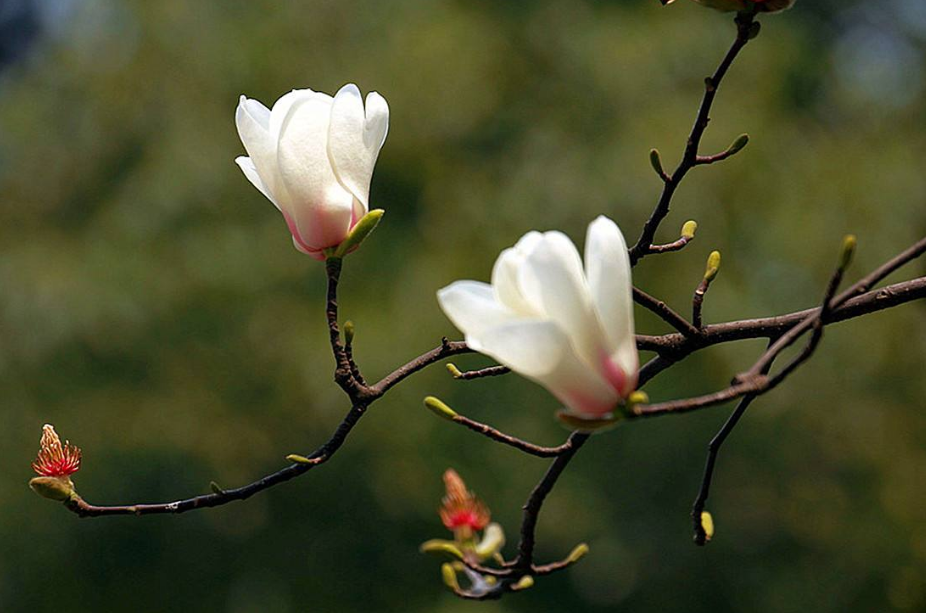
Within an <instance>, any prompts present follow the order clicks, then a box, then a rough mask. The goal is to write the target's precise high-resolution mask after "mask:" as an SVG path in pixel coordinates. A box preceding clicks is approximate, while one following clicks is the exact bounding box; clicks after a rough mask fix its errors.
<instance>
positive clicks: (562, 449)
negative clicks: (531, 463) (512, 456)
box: [450, 414, 575, 458]
mask: <svg viewBox="0 0 926 613" xmlns="http://www.w3.org/2000/svg"><path fill="white" fill-rule="evenodd" d="M450 421H452V422H454V423H457V424H460V425H461V426H465V427H467V428H469V429H470V430H472V431H473V432H477V433H479V434H481V435H483V436H485V437H486V438H489V439H492V440H493V441H495V442H497V443H502V444H503V445H508V446H509V447H514V448H515V449H518V450H519V451H523V452H524V453H527V454H529V455H533V456H537V457H538V458H555V457H557V456H561V455H563V454H564V453H566V452H567V451H569V450H571V449H572V448H573V447H574V446H575V444H574V442H573V440H572V438H570V439H568V440H567V441H566V442H565V443H563V444H562V445H559V446H557V447H541V446H540V445H535V444H533V443H529V442H527V441H525V440H522V439H519V438H517V437H515V436H511V435H510V434H505V433H504V432H502V431H500V430H497V429H495V428H493V427H492V426H489V425H487V424H484V423H481V422H478V421H475V420H473V419H470V418H468V417H464V416H463V415H459V414H457V415H455V416H454V417H452V418H450Z"/></svg>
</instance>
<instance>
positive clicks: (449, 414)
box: [424, 396, 457, 421]
mask: <svg viewBox="0 0 926 613" xmlns="http://www.w3.org/2000/svg"><path fill="white" fill-rule="evenodd" d="M424 406H426V407H428V410H430V411H431V412H432V413H434V414H435V415H437V416H438V417H443V418H444V419H449V420H450V421H453V418H454V417H456V416H457V412H456V411H454V410H453V409H451V408H450V407H448V406H447V405H446V404H444V402H443V401H442V400H441V399H440V398H436V397H434V396H428V397H427V398H425V399H424Z"/></svg>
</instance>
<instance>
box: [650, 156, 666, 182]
mask: <svg viewBox="0 0 926 613" xmlns="http://www.w3.org/2000/svg"><path fill="white" fill-rule="evenodd" d="M649 163H650V164H652V165H653V170H655V171H656V174H657V175H659V176H660V177H664V176H665V174H666V171H665V170H664V169H663V167H662V158H661V157H660V156H659V150H658V149H653V150H652V151H650V152H649Z"/></svg>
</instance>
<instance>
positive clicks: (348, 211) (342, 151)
mask: <svg viewBox="0 0 926 613" xmlns="http://www.w3.org/2000/svg"><path fill="white" fill-rule="evenodd" d="M235 123H236V124H237V126H238V135H239V136H240V137H241V142H242V143H244V148H245V149H247V152H248V157H245V156H241V157H239V158H237V159H236V160H235V161H236V162H237V163H238V166H240V167H241V170H242V171H244V175H245V176H246V177H247V178H248V179H249V180H250V181H251V183H253V184H254V186H255V187H256V188H257V189H259V190H260V191H261V193H262V194H264V195H265V196H266V197H267V198H269V199H270V201H271V202H273V204H274V205H275V206H276V207H277V208H278V209H279V210H280V212H281V213H282V214H283V218H284V219H285V220H286V225H287V226H288V227H289V231H290V233H292V235H293V243H294V244H295V245H296V249H298V250H299V251H302V252H303V253H307V254H309V255H311V256H312V257H314V258H316V259H319V260H320V259H324V254H323V251H324V250H325V249H327V248H330V247H336V246H337V245H339V244H340V243H341V242H342V241H343V240H344V239H345V238H346V237H347V235H348V233H349V232H350V230H351V229H352V228H353V227H354V225H355V224H356V223H357V222H358V221H360V219H361V218H362V217H363V216H364V215H365V214H366V213H367V211H368V210H369V201H368V200H369V194H370V179H371V178H372V176H373V167H374V165H375V164H376V158H377V156H378V155H379V150H380V149H381V148H382V146H383V143H384V142H385V140H386V132H387V131H388V128H389V106H388V105H387V104H386V100H385V99H384V98H383V97H382V96H380V95H379V94H377V93H376V92H371V93H369V94H367V97H366V108H364V102H363V99H362V98H361V96H360V90H359V89H357V86H356V85H353V84H349V85H345V86H344V87H342V88H341V89H340V90H339V91H338V93H337V94H335V96H334V97H333V98H332V97H331V96H329V95H328V94H323V93H321V92H314V91H312V90H310V89H297V90H293V91H291V92H289V93H288V94H286V95H284V96H283V97H282V98H280V99H279V100H277V101H276V103H274V105H273V109H267V107H265V106H264V105H263V104H261V103H260V102H258V101H257V100H251V99H249V98H245V97H244V96H241V100H240V101H239V103H238V110H237V112H236V113H235Z"/></svg>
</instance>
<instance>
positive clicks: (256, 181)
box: [235, 155, 282, 210]
mask: <svg viewBox="0 0 926 613" xmlns="http://www.w3.org/2000/svg"><path fill="white" fill-rule="evenodd" d="M235 163H236V164H238V166H239V167H240V168H241V171H242V172H243V173H244V176H246V177H247V178H248V181H250V182H251V183H252V184H253V185H254V187H256V188H257V189H259V190H260V193H262V194H263V195H264V196H266V197H267V199H268V200H270V202H272V203H273V206H275V207H276V208H277V209H280V205H279V204H277V202H276V200H274V199H273V194H271V193H270V190H269V189H268V188H267V186H266V184H264V181H263V179H261V178H260V174H259V173H258V172H257V168H255V167H254V161H253V160H251V158H249V157H246V156H243V155H241V156H238V157H236V158H235ZM281 210H282V209H281Z"/></svg>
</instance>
